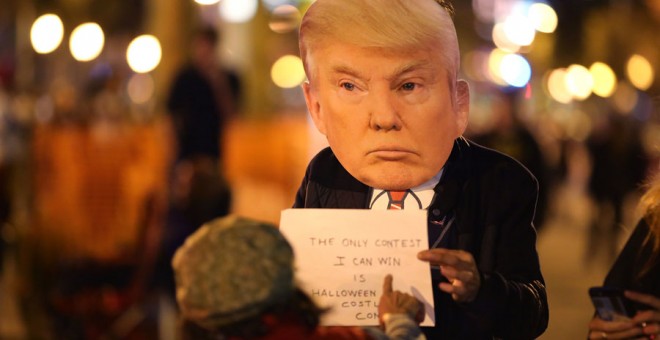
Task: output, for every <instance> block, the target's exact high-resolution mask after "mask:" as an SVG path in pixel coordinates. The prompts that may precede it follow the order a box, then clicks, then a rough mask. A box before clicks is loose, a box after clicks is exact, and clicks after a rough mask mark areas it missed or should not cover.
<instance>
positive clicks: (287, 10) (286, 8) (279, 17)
mask: <svg viewBox="0 0 660 340" xmlns="http://www.w3.org/2000/svg"><path fill="white" fill-rule="evenodd" d="M300 18H301V14H300V11H299V10H298V9H297V8H296V7H294V6H291V5H280V6H278V7H276V8H275V9H273V13H272V16H271V18H270V22H269V23H268V27H270V29H271V30H273V32H277V33H287V32H291V31H293V30H294V29H296V28H298V24H299V23H300Z"/></svg>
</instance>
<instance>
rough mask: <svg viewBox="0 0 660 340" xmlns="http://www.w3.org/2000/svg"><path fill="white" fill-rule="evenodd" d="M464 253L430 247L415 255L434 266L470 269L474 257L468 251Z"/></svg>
mask: <svg viewBox="0 0 660 340" xmlns="http://www.w3.org/2000/svg"><path fill="white" fill-rule="evenodd" d="M465 254H467V255H465ZM465 254H462V253H459V252H458V251H450V250H447V249H432V250H430V251H428V250H427V251H424V252H422V253H419V254H418V256H417V257H418V258H419V259H420V260H422V261H426V262H429V263H431V265H434V266H452V267H456V268H457V269H460V270H470V269H472V268H473V267H474V259H473V258H472V255H470V254H469V253H465Z"/></svg>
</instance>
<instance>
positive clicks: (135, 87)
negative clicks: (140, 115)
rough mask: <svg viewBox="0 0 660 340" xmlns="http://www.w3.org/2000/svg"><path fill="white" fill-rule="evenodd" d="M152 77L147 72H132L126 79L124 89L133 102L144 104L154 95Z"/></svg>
mask: <svg viewBox="0 0 660 340" xmlns="http://www.w3.org/2000/svg"><path fill="white" fill-rule="evenodd" d="M154 88H155V85H154V79H153V78H152V77H151V75H149V74H134V75H132V76H131V78H130V79H129V80H128V85H127V87H126V91H127V92H128V97H129V98H130V99H131V101H133V103H135V104H144V103H146V102H148V101H149V99H151V98H152V97H153V95H154Z"/></svg>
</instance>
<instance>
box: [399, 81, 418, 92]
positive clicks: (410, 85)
mask: <svg viewBox="0 0 660 340" xmlns="http://www.w3.org/2000/svg"><path fill="white" fill-rule="evenodd" d="M415 87H416V86H415V83H405V84H403V85H401V89H402V90H404V91H412V90H414V89H415Z"/></svg>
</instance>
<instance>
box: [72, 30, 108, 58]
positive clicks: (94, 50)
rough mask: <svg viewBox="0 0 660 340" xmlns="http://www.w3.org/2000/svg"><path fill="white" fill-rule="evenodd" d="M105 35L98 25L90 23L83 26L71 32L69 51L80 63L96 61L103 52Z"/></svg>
mask: <svg viewBox="0 0 660 340" xmlns="http://www.w3.org/2000/svg"><path fill="white" fill-rule="evenodd" d="M104 44H105V35H104V34H103V30H102V29H101V26H99V25H98V24H97V23H93V22H88V23H84V24H81V25H80V26H78V27H76V28H75V29H74V30H73V32H71V38H70V39H69V49H70V50H71V55H73V58H74V59H76V60H78V61H90V60H94V59H96V57H98V56H99V54H101V51H102V50H103V45H104Z"/></svg>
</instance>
